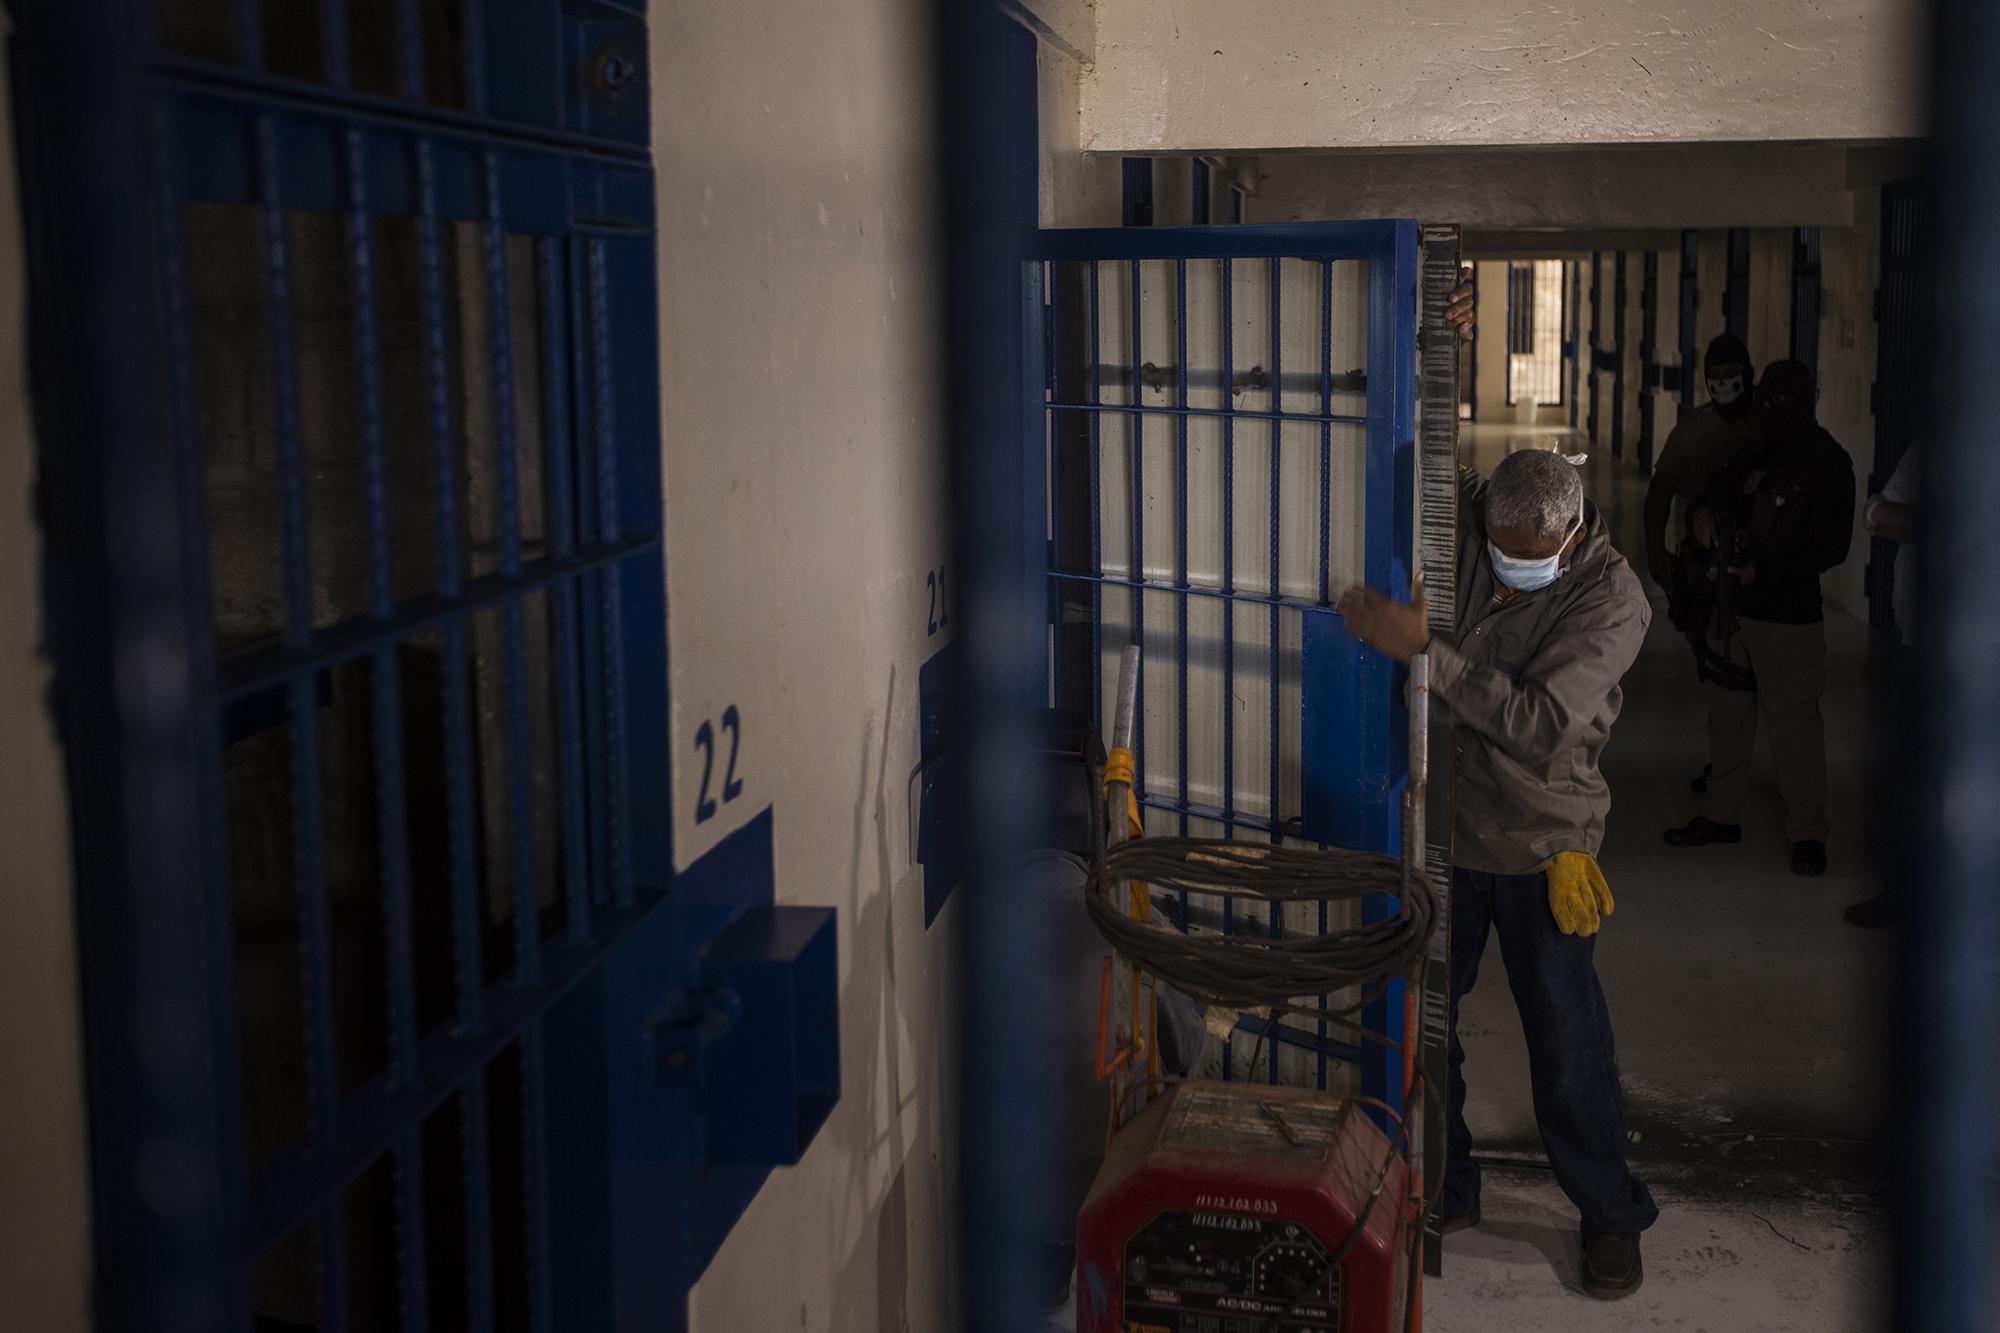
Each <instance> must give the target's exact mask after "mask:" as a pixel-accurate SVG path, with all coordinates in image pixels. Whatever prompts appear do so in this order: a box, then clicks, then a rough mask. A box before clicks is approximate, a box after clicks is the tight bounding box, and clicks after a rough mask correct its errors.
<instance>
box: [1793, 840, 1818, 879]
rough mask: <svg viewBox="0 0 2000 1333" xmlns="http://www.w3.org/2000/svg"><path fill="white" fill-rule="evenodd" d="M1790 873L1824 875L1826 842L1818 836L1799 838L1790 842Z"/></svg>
mask: <svg viewBox="0 0 2000 1333" xmlns="http://www.w3.org/2000/svg"><path fill="white" fill-rule="evenodd" d="M1792 873H1793V874H1794V875H1824V874H1825V873H1826V844H1825V843H1823V842H1821V841H1820V840H1819V839H1818V838H1801V839H1800V840H1799V841H1797V842H1795V843H1793V844H1792Z"/></svg>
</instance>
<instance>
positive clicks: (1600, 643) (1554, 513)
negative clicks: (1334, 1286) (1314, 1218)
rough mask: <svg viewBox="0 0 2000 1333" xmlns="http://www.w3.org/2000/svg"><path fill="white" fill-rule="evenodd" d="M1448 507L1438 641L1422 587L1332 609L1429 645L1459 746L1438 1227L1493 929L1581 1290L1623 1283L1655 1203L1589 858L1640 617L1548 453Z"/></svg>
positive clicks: (1637, 1267) (1589, 514) (1472, 1214)
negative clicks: (1614, 1024)
mask: <svg viewBox="0 0 2000 1333" xmlns="http://www.w3.org/2000/svg"><path fill="white" fill-rule="evenodd" d="M1458 512H1459V535H1458V588H1457V593H1458V603H1457V604H1458V606H1459V607H1460V608H1461V610H1460V614H1459V620H1460V624H1459V628H1458V630H1457V632H1456V633H1455V635H1454V636H1453V637H1452V639H1451V640H1450V641H1445V640H1442V639H1433V638H1432V636H1431V633H1430V629H1429V625H1428V621H1427V611H1426V607H1425V604H1424V596H1423V587H1422V583H1421V581H1419V583H1418V586H1417V589H1416V597H1415V599H1414V601H1413V602H1412V603H1409V604H1405V603H1400V602H1396V601H1393V600H1391V599H1390V598H1388V597H1385V596H1383V595H1382V594H1381V593H1379V592H1375V591H1372V590H1370V589H1366V588H1354V589H1350V590H1348V591H1347V592H1346V593H1344V594H1343V595H1342V596H1341V599H1340V604H1339V610H1340V614H1341V616H1342V619H1343V622H1344V624H1345V627H1346V629H1347V632H1348V633H1349V634H1352V635H1353V636H1354V637H1355V638H1357V639H1359V640H1360V641H1361V642H1363V643H1365V644H1367V645H1368V646H1369V647H1370V648H1372V649H1374V650H1375V651H1377V652H1379V653H1382V654H1383V655H1384V656H1387V657H1390V658H1393V659H1394V660H1396V661H1399V662H1406V661H1408V660H1409V659H1410V657H1412V656H1413V655H1415V654H1416V653H1419V652H1428V653H1429V655H1430V662H1431V695H1432V697H1433V698H1434V699H1435V700H1436V701H1437V703H1438V704H1439V705H1440V709H1441V712H1442V714H1443V716H1444V718H1445V719H1447V720H1448V721H1449V722H1450V724H1451V729H1452V731H1451V734H1452V739H1453V743H1454V745H1455V746H1456V751H1457V764H1456V775H1457V796H1456V802H1455V814H1454V827H1453V866H1452V891H1451V1006H1452V1023H1453V1036H1452V1045H1451V1086H1450V1092H1449V1099H1448V1105H1449V1113H1450V1121H1449V1126H1450V1133H1449V1138H1448V1143H1447V1166H1446V1170H1445V1181H1444V1204H1443V1208H1444V1218H1445V1220H1444V1229H1445V1230H1446V1231H1456V1230H1458V1229H1460V1228H1462V1227H1468V1226H1476V1225H1477V1224H1478V1222H1479V1183H1480V1182H1479V1167H1478V1165H1477V1164H1476V1163H1475V1162H1474V1161H1473V1157H1472V1134H1471V1131H1470V1130H1469V1129H1468V1128H1467V1126H1466V1122H1465V1081H1464V1078H1463V1075H1462V1070H1463V1066H1464V1060H1465V1053H1464V1050H1463V1049H1462V1047H1461V1046H1460V1044H1459V1040H1458V1036H1457V1012H1458V1004H1459V999H1460V997H1461V996H1463V995H1464V994H1465V993H1466V992H1468V991H1470V990H1471V989H1472V987H1473V984H1474V982H1475V981H1476V980H1477V979H1478V975H1479V962H1480V958H1481V956H1482V955H1483V954H1484V952H1485V949H1486V939H1487V936H1488V934H1489V933H1492V934H1497V935H1498V936H1499V939H1500V954H1501V957H1502V959H1503V960H1504V961H1505V963H1506V967H1507V982H1508V985H1509V986H1510V987H1511V989H1512V990H1513V992H1514V1003H1515V1007H1516V1008H1517V1009H1518V1010H1519V1012H1520V1015H1521V1027H1522V1030H1523V1032H1524V1033H1525V1034H1526V1036H1527V1039H1528V1067H1529V1073H1530V1076H1531V1079H1532V1083H1533V1087H1534V1101H1535V1121H1536V1124H1537V1125H1538V1126H1540V1128H1541V1132H1542V1143H1543V1146H1544V1147H1545V1148H1546V1149H1547V1151H1548V1155H1549V1162H1550V1164H1551V1165H1552V1166H1553V1167H1554V1168H1555V1175H1556V1181H1557V1183H1558V1184H1560V1185H1561V1186H1562V1189H1563V1192H1564V1193H1565V1194H1567V1195H1568V1196H1569V1199H1570V1202H1572V1203H1573V1204H1575V1205H1576V1208H1577V1211H1578V1213H1579V1214H1580V1215H1581V1219H1582V1226H1581V1232H1582V1239H1583V1288H1584V1290H1585V1291H1586V1292H1588V1293H1589V1294H1591V1295H1593V1296H1598V1297H1603V1298H1607V1299H1609V1298H1616V1297H1620V1296H1626V1295H1629V1294H1631V1293H1632V1292H1634V1291H1636V1290H1638V1288H1639V1284H1640V1282H1641V1280H1642V1277H1643V1270H1642V1267H1641V1264H1640V1259H1639V1233H1640V1232H1641V1231H1644V1230H1645V1229H1646V1228H1647V1227H1649V1226H1651V1225H1652V1224H1653V1221H1654V1219H1655V1218H1656V1217H1658V1216H1659V1209H1658V1208H1657V1207H1655V1206H1654V1203H1653V1199H1652V1195H1651V1194H1650V1193H1649V1192H1648V1191H1647V1189H1646V1186H1645V1185H1644V1183H1642V1182H1641V1181H1640V1180H1638V1179H1637V1178H1636V1177H1635V1176H1633V1174H1632V1172H1631V1169H1630V1167H1629V1166H1628V1165H1627V1163H1626V1160H1625V1143H1626V1138H1625V1104H1624V1096H1623V1093H1622V1091H1621V1090H1620V1088H1619V1084H1618V1070H1617V1066H1616V1063H1615V1060H1614V1056H1613V1049H1612V1037H1611V1015H1610V1011H1609V1010H1608V1009H1607V1008H1606V1007H1605V1003H1604V992H1603V990H1602V988H1601V987H1600V986H1599V984H1598V980H1597V968H1596V961H1595V959H1596V941H1595V939H1594V936H1595V934H1596V932H1597V929H1598V926H1599V921H1600V917H1601V916H1608V915H1609V914H1610V912H1611V910H1612V905H1613V904H1612V898H1611V892H1610V889H1609V888H1608V886H1607V885H1606V884H1605V881H1604V876H1603V873H1602V872H1601V871H1600V870H1599V869H1598V867H1597V861H1596V856H1597V851H1598V847H1599V844H1600V843H1601V842H1602V840H1603V837H1604V820H1605V815H1606V813H1607V811H1609V809H1610V806H1611V793H1610V790H1609V788H1608V787H1607V786H1606V785H1605V781H1604V777H1603V774H1602V773H1601V772H1599V770H1598V758H1599V756H1600V755H1602V753H1603V751H1604V745H1605V742H1606V741H1607V740H1608V739H1609V737H1610V734H1611V724H1612V722H1613V721H1614V720H1615V719H1616V718H1617V716H1618V711H1619V707H1620V704H1621V703H1622V701H1623V695H1622V692H1621V690H1620V688H1619V680H1620V678H1621V677H1623V676H1624V674H1625V671H1626V668H1628V667H1629V666H1631V665H1632V661H1633V659H1634V658H1635V657H1637V656H1638V653H1639V645H1640V643H1641V641H1642V640H1644V638H1645V636H1646V626H1647V624H1648V622H1649V621H1650V620H1651V619H1652V612H1651V609H1650V607H1649V606H1648V605H1647V602H1646V594H1645V591H1644V590H1643V589H1642V588H1641V587H1640V586H1639V580H1638V578H1637V576H1636V575H1634V574H1633V572H1632V570H1631V568H1630V567H1629V566H1628V565H1627V564H1626V563H1625V559H1624V557H1622V556H1621V555H1619V554H1618V552H1617V551H1616V550H1614V549H1613V548H1612V545H1611V539H1610V534H1609V532H1608V531H1607V530H1606V527H1605V524H1604V520H1603V519H1602V518H1601V517H1600V516H1599V515H1598V513H1597V510H1596V508H1595V507H1594V506H1592V505H1590V504H1588V503H1587V502H1586V501H1585V499H1584V496H1583V483H1582V480H1581V479H1580V478H1579V477H1578V476H1577V472H1576V469H1575V468H1573V467H1571V466H1570V465H1569V464H1568V463H1566V462H1564V461H1563V459H1562V458H1561V457H1560V456H1558V455H1556V454H1554V453H1550V452H1547V451H1543V450H1524V451H1522V452H1519V453H1514V454H1510V455H1508V456H1507V458H1506V459H1505V460H1503V461H1502V462H1501V463H1500V465H1499V466H1498V467H1496V468H1495V469H1494V470H1493V476H1492V477H1491V479H1490V480H1489V479H1486V478H1482V477H1481V476H1480V475H1479V474H1478V473H1476V472H1473V471H1471V470H1469V469H1468V470H1466V471H1464V472H1461V473H1460V484H1459V511H1458Z"/></svg>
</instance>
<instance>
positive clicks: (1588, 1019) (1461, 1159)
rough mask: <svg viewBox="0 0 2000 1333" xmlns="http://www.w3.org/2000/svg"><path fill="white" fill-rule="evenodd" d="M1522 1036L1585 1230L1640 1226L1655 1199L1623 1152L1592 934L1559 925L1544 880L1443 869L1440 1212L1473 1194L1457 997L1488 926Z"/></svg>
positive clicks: (1456, 1211)
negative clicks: (1444, 1043) (1445, 942)
mask: <svg viewBox="0 0 2000 1333" xmlns="http://www.w3.org/2000/svg"><path fill="white" fill-rule="evenodd" d="M1488 927H1491V928H1492V929H1493V930H1494V931H1495V932H1497V933H1498V934H1499V936H1500V957H1501V959H1502V960H1503V961H1504V962H1505V963H1506V965H1507V983H1508V985H1509V986H1511V987H1512V988H1513V991H1514V1006H1515V1008H1516V1009H1517V1010H1519V1011H1520V1015H1521V1029H1522V1031H1523V1032H1524V1033H1525V1034H1526V1035H1527V1038H1528V1072H1529V1076H1530V1077H1531V1079H1532V1080H1533V1083H1534V1092H1535V1124H1536V1125H1537V1126H1538V1127H1539V1128H1540V1129H1541V1131H1542V1147H1543V1148H1544V1149H1545V1150H1546V1151H1547V1152H1548V1155H1549V1164H1550V1165H1551V1166H1553V1167H1554V1168H1555V1173H1556V1183H1557V1184H1558V1185H1561V1186H1562V1191H1563V1193H1564V1194H1567V1195H1568V1196H1569V1201H1570V1202H1571V1203H1573V1204H1575V1205H1576V1209H1577V1211H1578V1212H1579V1213H1581V1214H1582V1215H1583V1234H1584V1236H1585V1237H1586V1238H1588V1237H1590V1236H1594V1235H1598V1234H1599V1233H1601V1232H1607V1231H1644V1230H1645V1229H1646V1228H1647V1227H1649V1226H1651V1225H1653V1220H1654V1219H1655V1218H1657V1217H1658V1216H1659V1215H1660V1210H1659V1208H1658V1207H1657V1206H1655V1205H1654V1203H1653V1196H1652V1194H1651V1193H1650V1192H1648V1191H1647V1189H1646V1186H1645V1184H1644V1182H1642V1181H1641V1180H1639V1179H1638V1178H1637V1177H1636V1176H1634V1175H1633V1174H1632V1170H1631V1168H1630V1167H1629V1166H1627V1165H1626V1163H1625V1094H1624V1092H1623V1091H1622V1090H1621V1089H1620V1088H1619V1086H1618V1065H1617V1060H1616V1057H1615V1055H1614V1053H1613V1051H1612V1045H1611V1012H1610V1010H1608V1009H1606V1008H1605V1006H1604V990H1603V988H1602V987H1600V986H1599V985H1598V984H1597V966H1596V962H1595V958H1596V951H1597V940H1596V937H1595V936H1592V935H1565V934H1563V933H1562V931H1561V930H1559V929H1557V927H1556V921H1555V917H1553V916H1552V915H1550V913H1549V899H1548V881H1547V880H1546V879H1545V878H1544V877H1543V876H1542V875H1541V874H1540V873H1539V872H1537V873H1536V874H1533V875H1495V874H1489V873H1487V872H1486V871H1482V870H1456V869H1455V870H1453V871H1452V873H1451V1091H1450V1099H1449V1108H1450V1123H1449V1131H1448V1135H1447V1138H1446V1141H1445V1152H1446V1162H1445V1175H1444V1214H1445V1216H1446V1217H1459V1216H1463V1215H1465V1214H1467V1213H1470V1212H1471V1211H1472V1210H1473V1209H1474V1208H1476V1207H1478V1205H1479V1166H1478V1164H1477V1163H1476V1162H1474V1161H1473V1160H1472V1132H1471V1131H1470V1130H1469V1129H1467V1128H1466V1125H1465V1077H1464V1068H1465V1048H1464V1047H1462V1046H1461V1045H1459V1041H1458V1001H1459V997H1460V996H1462V995H1465V994H1466V993H1467V992H1469V991H1470V990H1471V989H1472V987H1473V984H1474V983H1475V982H1476V981H1477V980H1478V979H1479V959H1480V955H1482V954H1484V953H1485V952H1486V933H1487V928H1488Z"/></svg>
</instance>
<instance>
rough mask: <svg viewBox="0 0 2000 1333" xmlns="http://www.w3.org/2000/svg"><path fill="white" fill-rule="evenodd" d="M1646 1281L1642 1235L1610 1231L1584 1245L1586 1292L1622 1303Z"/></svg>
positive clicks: (1588, 1240) (1584, 1281) (1605, 1299)
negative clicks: (1640, 1257) (1640, 1243)
mask: <svg viewBox="0 0 2000 1333" xmlns="http://www.w3.org/2000/svg"><path fill="white" fill-rule="evenodd" d="M1645 1280H1646V1267H1645V1265H1644V1264H1642V1263H1640V1262H1639V1233H1638V1232H1636V1231H1606V1232H1604V1233H1602V1234H1600V1235H1596V1236H1592V1237H1590V1238H1588V1239H1587V1240H1585V1241H1584V1242H1583V1290H1584V1293H1585V1294H1586V1295H1590V1296H1595V1297H1597V1299H1598V1300H1600V1301H1615V1300H1622V1299H1623V1298H1624V1297H1627V1296H1630V1295H1631V1294H1632V1293H1633V1292H1635V1291H1637V1290H1638V1289H1639V1284H1640V1283H1641V1282H1644V1281H1645Z"/></svg>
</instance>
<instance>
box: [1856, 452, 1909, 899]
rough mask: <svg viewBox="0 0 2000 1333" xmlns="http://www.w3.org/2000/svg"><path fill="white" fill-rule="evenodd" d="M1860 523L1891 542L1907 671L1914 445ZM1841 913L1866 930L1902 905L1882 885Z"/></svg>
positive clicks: (1894, 598) (1901, 669)
mask: <svg viewBox="0 0 2000 1333" xmlns="http://www.w3.org/2000/svg"><path fill="white" fill-rule="evenodd" d="M1861 522H1862V525H1863V526H1864V527H1866V528H1867V529H1868V532H1869V534H1870V535H1871V536H1875V537H1880V538H1882V539H1883V540H1884V541H1891V542H1894V543H1896V566H1895V570H1894V572H1893V574H1892V580H1891V583H1890V589H1889V611H1890V614H1891V616H1892V617H1893V618H1894V619H1895V622H1896V638H1897V639H1898V641H1899V643H1900V645H1901V646H1900V647H1899V648H1898V649H1897V654H1896V655H1897V658H1898V661H1897V662H1896V663H1895V664H1894V665H1893V667H1892V668H1891V669H1892V670H1893V671H1894V672H1895V674H1896V675H1898V676H1899V677H1900V676H1902V675H1903V674H1904V673H1905V672H1906V671H1907V670H1908V662H1907V660H1906V659H1907V657H1908V655H1909V653H1910V651H1911V650H1912V649H1913V648H1914V647H1915V646H1916V642H1917V632H1916V602H1917V546H1916V537H1917V450H1916V447H1915V446H1914V445H1912V446H1911V447H1910V448H1908V449H1905V450H1904V451H1903V456H1902V458H1901V459H1899V460H1897V463H1896V470H1895V471H1894V472H1891V473H1890V474H1889V480H1888V481H1886V482H1884V483H1883V484H1882V489H1881V490H1880V491H1878V492H1876V493H1875V494H1874V495H1871V496H1869V497H1868V503H1867V505H1866V506H1864V507H1863V508H1862V510H1861ZM1841 916H1842V917H1843V918H1844V919H1845V920H1846V921H1847V922H1848V923H1849V924H1850V925H1856V926H1862V927H1864V928H1867V929H1871V930H1872V929H1879V928H1880V927H1883V926H1893V925H1895V924H1896V922H1897V921H1898V920H1899V919H1900V918H1901V916H1902V906H1901V904H1900V903H1899V902H1898V900H1897V898H1896V895H1895V893H1894V891H1893V890H1884V891H1883V892H1881V893H1878V894H1876V895H1875V896H1874V897H1873V898H1869V899H1867V900H1866V901H1863V902H1858V903H1855V904H1854V905H1853V906H1851V907H1849V908H1848V909H1847V910H1846V911H1845V912H1843V913H1841Z"/></svg>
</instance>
